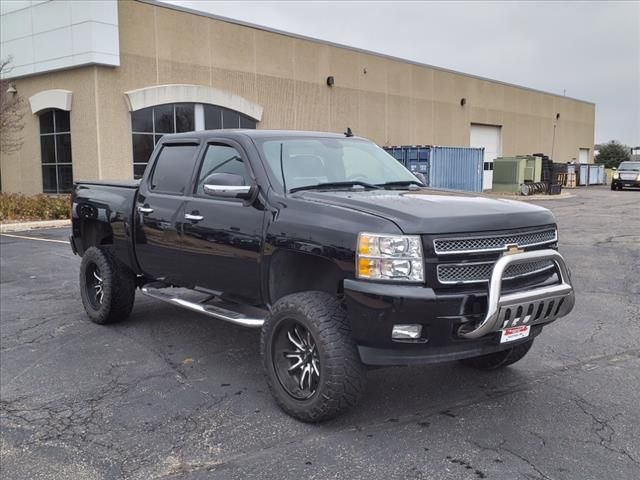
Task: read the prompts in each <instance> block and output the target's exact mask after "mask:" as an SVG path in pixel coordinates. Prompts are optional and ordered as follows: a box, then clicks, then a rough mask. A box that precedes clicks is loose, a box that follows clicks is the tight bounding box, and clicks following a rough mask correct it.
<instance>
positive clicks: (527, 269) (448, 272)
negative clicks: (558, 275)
mask: <svg viewBox="0 0 640 480" xmlns="http://www.w3.org/2000/svg"><path fill="white" fill-rule="evenodd" d="M553 267H554V263H553V262H552V261H551V260H541V261H536V262H528V263H516V264H513V265H509V266H508V267H507V269H506V270H505V272H504V276H503V277H502V278H503V280H513V279H515V278H521V277H526V276H529V275H535V274H536V273H541V272H544V271H545V270H548V269H551V268H553ZM492 271H493V262H481V263H450V264H446V263H443V264H440V265H438V268H437V272H438V282H440V283H442V284H457V283H482V282H488V281H489V280H490V279H491V272H492Z"/></svg>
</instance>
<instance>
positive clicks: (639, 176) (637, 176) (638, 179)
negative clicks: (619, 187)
mask: <svg viewBox="0 0 640 480" xmlns="http://www.w3.org/2000/svg"><path fill="white" fill-rule="evenodd" d="M636 181H637V182H640V173H639V174H638V175H636Z"/></svg>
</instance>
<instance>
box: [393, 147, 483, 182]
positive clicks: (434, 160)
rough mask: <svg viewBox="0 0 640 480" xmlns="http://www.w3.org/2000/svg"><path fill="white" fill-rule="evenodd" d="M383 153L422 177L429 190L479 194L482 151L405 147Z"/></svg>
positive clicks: (476, 149) (478, 149) (460, 148)
mask: <svg viewBox="0 0 640 480" xmlns="http://www.w3.org/2000/svg"><path fill="white" fill-rule="evenodd" d="M384 149H385V150H386V151H387V153H389V154H391V155H392V156H393V157H394V158H395V159H397V160H398V161H399V162H400V163H402V164H403V165H404V166H405V167H407V168H408V169H409V170H411V171H412V172H419V173H422V174H424V176H425V177H426V178H427V180H428V185H429V186H431V187H434V188H446V189H451V190H465V191H468V192H481V191H482V167H483V158H484V149H483V148H469V147H434V146H413V145H408V146H402V147H384Z"/></svg>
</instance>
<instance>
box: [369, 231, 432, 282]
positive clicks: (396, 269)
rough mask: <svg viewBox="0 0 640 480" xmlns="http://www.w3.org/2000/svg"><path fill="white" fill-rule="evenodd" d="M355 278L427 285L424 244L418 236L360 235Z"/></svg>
mask: <svg viewBox="0 0 640 480" xmlns="http://www.w3.org/2000/svg"><path fill="white" fill-rule="evenodd" d="M356 276H357V277H358V278H364V279H368V280H395V281H401V282H424V265H423V258H422V242H421V240H420V237H419V236H415V235H378V234H375V233H361V234H360V235H358V254H357V255H356Z"/></svg>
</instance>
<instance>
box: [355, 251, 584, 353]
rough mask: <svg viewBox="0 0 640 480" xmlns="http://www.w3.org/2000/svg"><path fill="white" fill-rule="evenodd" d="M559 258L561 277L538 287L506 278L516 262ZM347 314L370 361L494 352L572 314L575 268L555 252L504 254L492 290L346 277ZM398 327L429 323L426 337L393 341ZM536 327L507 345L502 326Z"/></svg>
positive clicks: (556, 259) (558, 275)
mask: <svg viewBox="0 0 640 480" xmlns="http://www.w3.org/2000/svg"><path fill="white" fill-rule="evenodd" d="M547 259H548V260H551V261H553V262H554V264H555V267H556V275H554V276H553V277H552V278H551V279H550V280H549V281H547V282H544V283H543V284H540V285H536V286H533V287H526V288H520V289H514V290H504V289H503V286H502V277H503V274H504V271H505V269H506V268H507V267H508V266H509V265H512V264H516V263H524V262H531V261H539V260H547ZM344 291H345V298H346V305H347V312H348V315H349V319H350V321H351V326H352V332H353V336H354V339H355V341H356V343H357V345H358V349H359V352H360V357H361V360H362V361H363V363H365V364H368V365H407V364H416V363H432V362H441V361H448V360H456V359H459V358H467V357H475V356H479V355H485V354H488V353H493V352H496V351H500V350H503V349H506V348H510V347H512V346H513V345H517V344H518V343H521V342H523V341H527V340H529V339H530V338H531V337H533V336H536V335H538V334H539V333H540V332H541V331H542V327H543V325H546V324H549V323H550V322H552V321H554V320H556V319H558V318H560V317H562V316H564V315H567V314H568V313H569V312H570V311H571V310H572V308H573V305H574V302H575V297H574V291H573V287H572V285H571V280H570V278H569V273H568V269H567V267H566V265H565V262H564V260H563V258H562V256H561V255H560V254H559V253H558V252H557V251H555V250H535V251H530V252H524V253H516V254H512V255H505V256H503V257H501V258H500V259H499V260H498V261H497V262H496V264H495V266H494V269H493V274H492V277H491V281H490V282H489V285H488V288H484V289H479V290H478V291H474V292H469V291H466V292H464V293H441V292H436V291H435V290H434V289H431V288H426V287H423V286H412V285H389V284H380V283H374V282H364V281H357V280H345V283H344ZM395 324H421V325H422V335H421V338H419V339H417V340H413V341H411V342H407V341H404V342H398V341H393V340H392V339H391V331H392V328H393V325H395ZM517 325H530V326H531V327H532V328H531V333H530V335H529V337H528V338H527V339H524V340H521V341H517V342H509V343H506V344H500V335H501V330H502V329H503V328H506V327H511V326H517Z"/></svg>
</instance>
